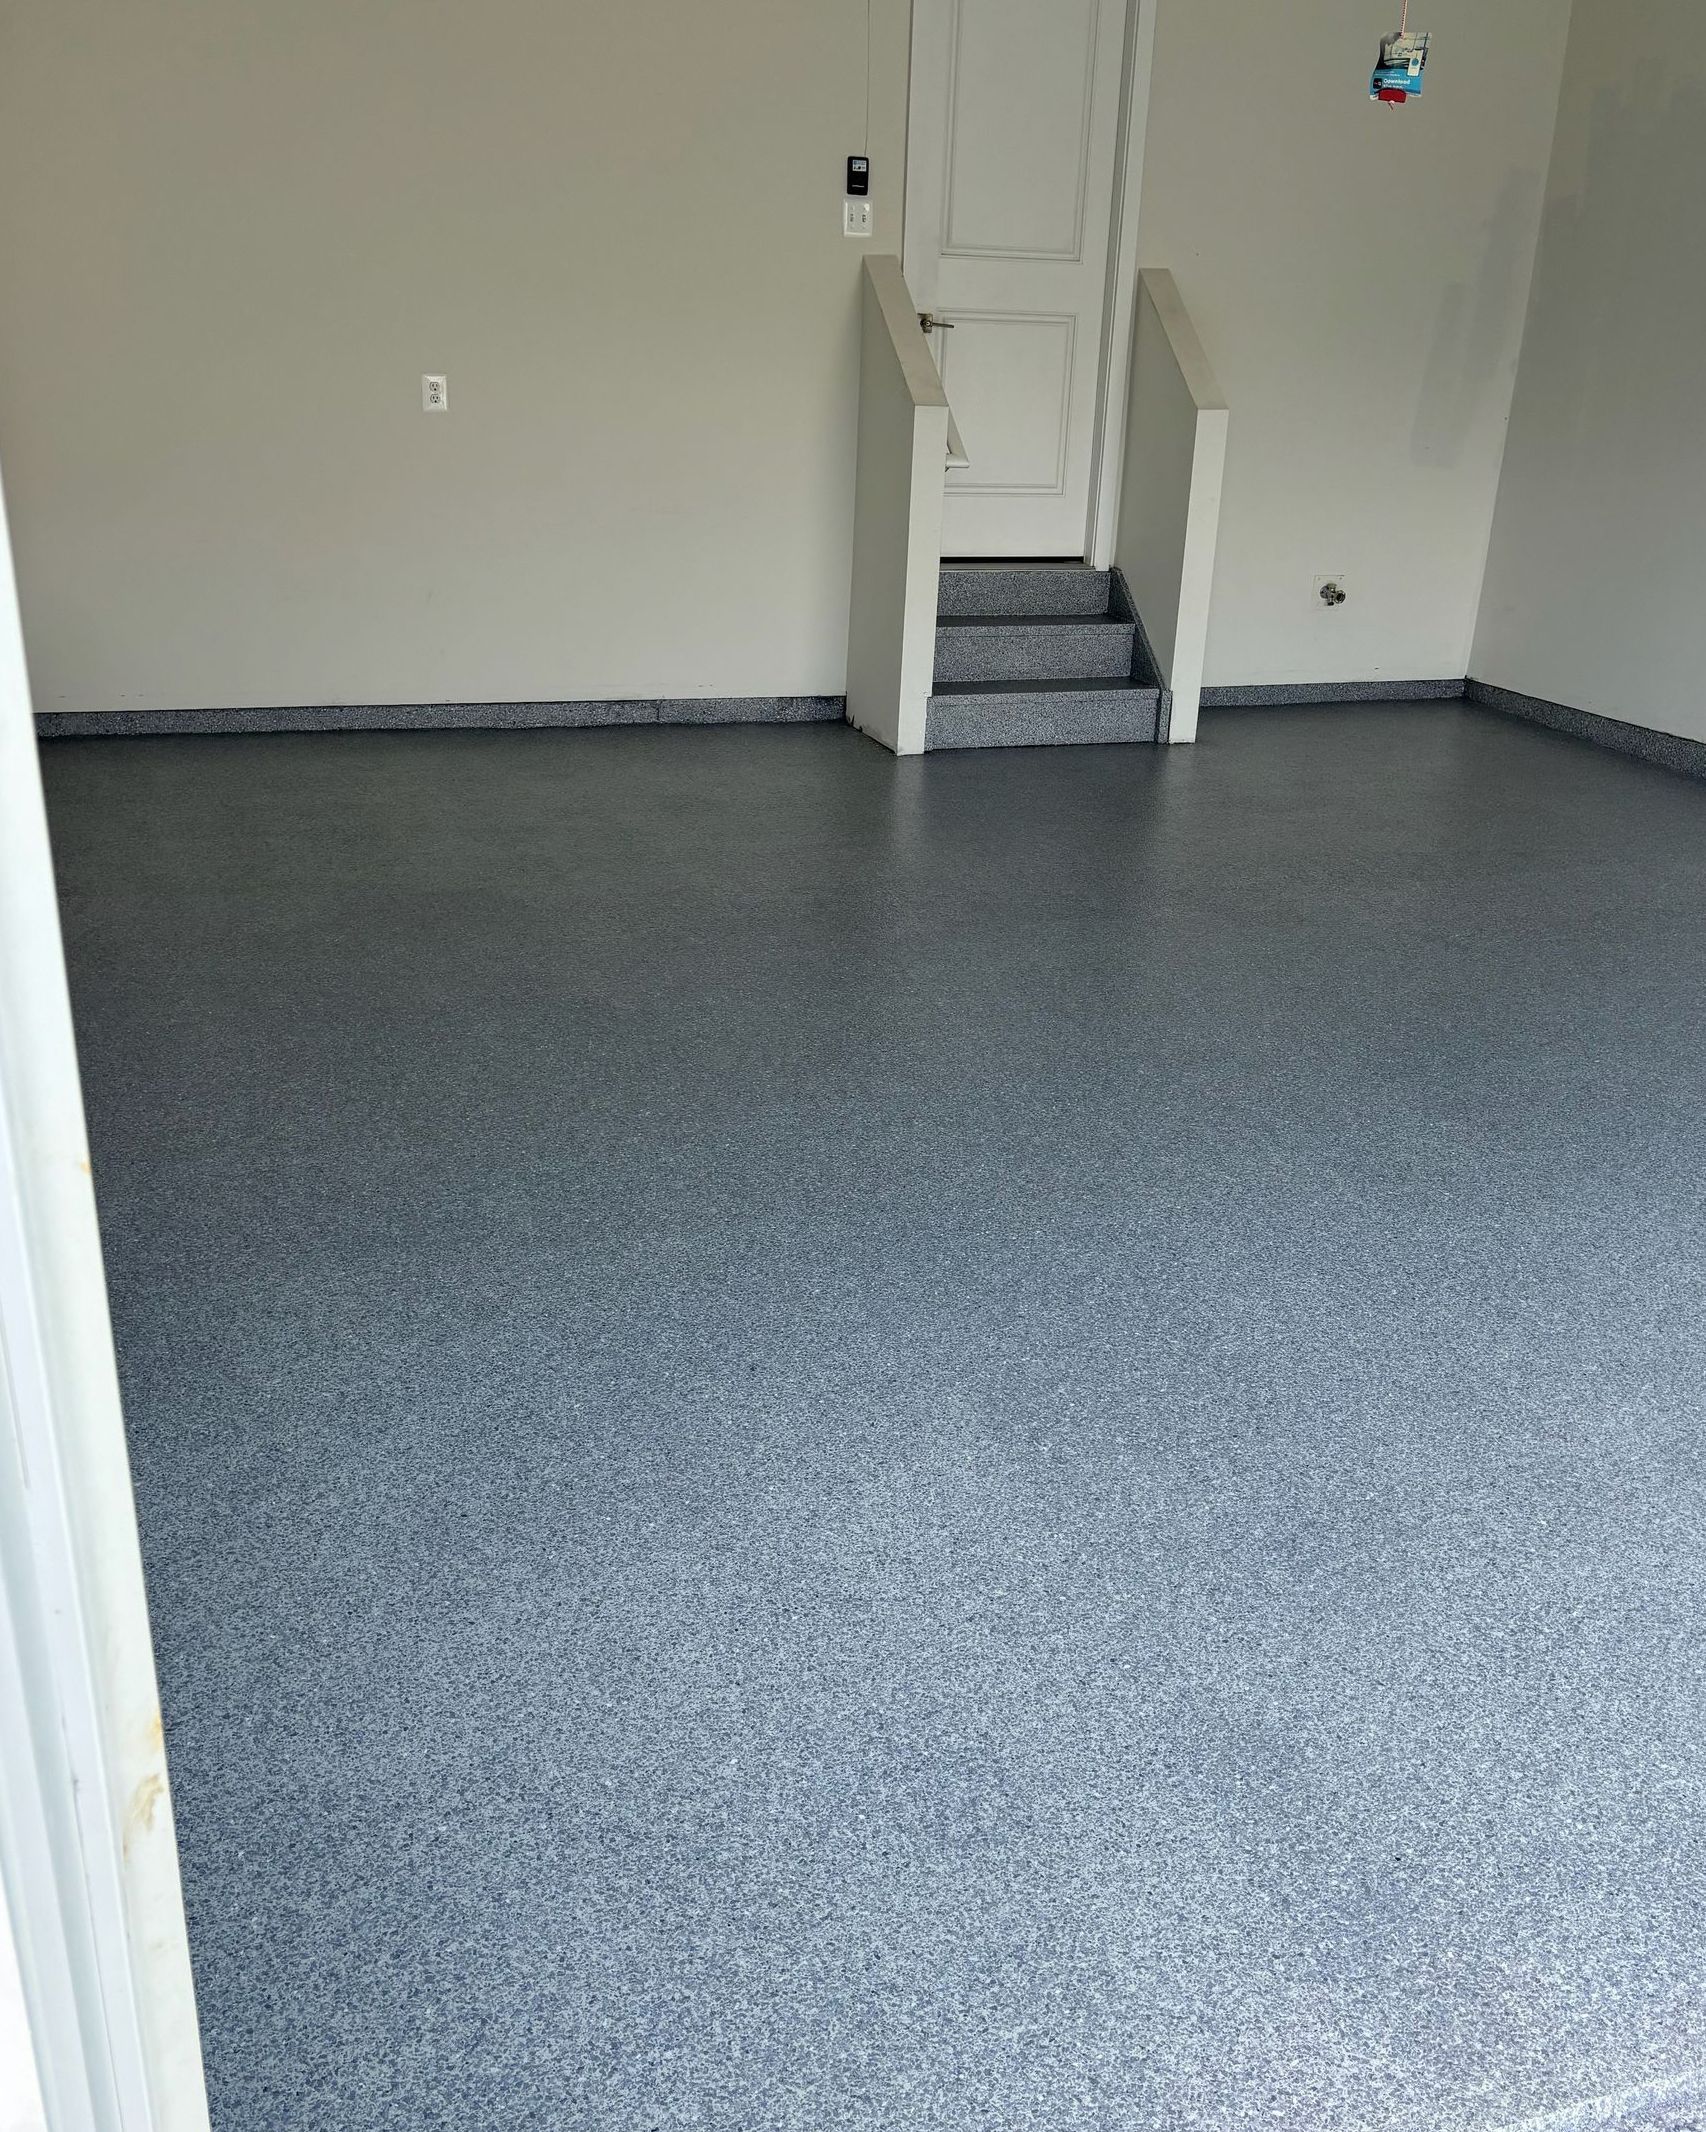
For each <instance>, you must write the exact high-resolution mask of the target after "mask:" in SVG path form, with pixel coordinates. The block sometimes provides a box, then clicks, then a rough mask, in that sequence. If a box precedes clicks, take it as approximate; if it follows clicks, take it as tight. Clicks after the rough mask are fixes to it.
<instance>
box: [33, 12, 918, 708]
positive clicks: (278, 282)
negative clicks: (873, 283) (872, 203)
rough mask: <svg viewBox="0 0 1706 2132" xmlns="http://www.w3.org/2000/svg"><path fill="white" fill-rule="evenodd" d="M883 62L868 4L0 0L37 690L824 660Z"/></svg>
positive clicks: (586, 681)
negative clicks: (866, 183) (440, 394)
mask: <svg viewBox="0 0 1706 2132" xmlns="http://www.w3.org/2000/svg"><path fill="white" fill-rule="evenodd" d="M871 16H872V27H873V40H874V59H873V64H872V68H871V77H870V78H871V99H870V123H871V142H870V145H871V153H872V155H873V158H874V163H875V200H876V209H877V217H876V230H875V234H874V239H873V242H874V243H875V244H877V245H879V246H882V247H884V248H886V249H888V250H891V251H896V252H898V250H899V249H900V238H901V231H900V205H901V200H902V197H903V190H902V182H901V181H902V168H901V165H902V155H903V147H904V131H905V97H906V68H907V37H908V26H907V19H906V18H907V7H906V0H872V7H871ZM866 81H867V69H866V9H865V6H864V5H863V0H715V4H714V5H713V4H707V0H577V4H575V5H565V4H563V0H480V4H478V5H470V4H469V0H53V4H51V5H43V4H42V0H0V460H3V463H4V465H5V469H6V479H7V485H8V489H9V492H10V497H11V504H12V513H13V522H14V531H15V540H16V548H17V564H18V572H19V578H20V582H21V588H22V594H23V600H24V610H25V618H26V624H27V631H28V641H29V650H30V657H31V664H32V670H33V674H34V682H35V690H36V700H37V704H38V707H39V708H41V709H68V710H88V709H110V708H121V707H130V708H133V707H144V708H147V707H157V706H215V705H238V704H273V703H287V704H295V703H327V702H338V701H353V702H386V701H391V702H412V701H429V702H445V701H457V700H487V699H517V698H559V697H602V696H632V695H668V696H691V695H758V694H764V695H768V694H794V693H826V694H837V693H839V692H840V691H841V689H842V686H843V679H844V662H845V646H846V629H847V597H848V573H849V553H850V542H851V535H852V496H853V466H854V419H855V392H854V380H855V372H856V365H857V351H858V330H859V327H858V319H859V301H858V299H859V269H860V263H861V260H862V257H863V255H864V252H865V250H866V249H867V246H866V245H864V244H863V243H861V242H858V241H855V240H849V239H847V238H845V237H844V236H843V235H842V234H841V200H842V186H843V176H842V159H843V157H844V156H845V155H847V154H848V153H849V152H852V151H856V150H857V149H858V148H859V147H860V145H861V139H862V134H863V130H864V126H865V103H866ZM428 370H431V371H444V372H447V373H448V376H449V379H450V411H449V413H448V415H445V416H442V417H427V416H424V415H423V414H422V413H421V411H420V376H421V373H422V372H423V371H428Z"/></svg>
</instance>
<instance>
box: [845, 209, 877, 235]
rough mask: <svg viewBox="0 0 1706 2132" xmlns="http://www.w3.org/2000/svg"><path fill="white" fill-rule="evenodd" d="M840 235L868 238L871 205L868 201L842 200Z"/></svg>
mask: <svg viewBox="0 0 1706 2132" xmlns="http://www.w3.org/2000/svg"><path fill="white" fill-rule="evenodd" d="M841 229H842V234H843V235H844V236H848V237H868V236H869V235H870V234H871V203H870V201H869V200H843V201H842V203H841Z"/></svg>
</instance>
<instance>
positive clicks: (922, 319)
mask: <svg viewBox="0 0 1706 2132" xmlns="http://www.w3.org/2000/svg"><path fill="white" fill-rule="evenodd" d="M918 323H919V325H920V327H921V328H922V329H923V330H924V332H926V333H934V332H936V331H937V330H938V329H940V330H941V331H942V332H943V333H952V332H953V330H954V322H953V320H952V319H951V318H938V317H937V316H936V314H935V312H934V311H920V312H919V314H918Z"/></svg>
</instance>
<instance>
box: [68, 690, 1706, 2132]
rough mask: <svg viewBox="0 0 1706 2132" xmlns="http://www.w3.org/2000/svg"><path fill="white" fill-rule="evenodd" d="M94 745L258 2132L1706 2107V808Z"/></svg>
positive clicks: (151, 1386)
mask: <svg viewBox="0 0 1706 2132" xmlns="http://www.w3.org/2000/svg"><path fill="white" fill-rule="evenodd" d="M46 761H47V766H48V772H49V780H50V787H51V800H52V811H53V821H54V829H55V836H56V845H57V851H58V855H59V860H60V865H61V871H62V876H63V880H64V884H65V908H66V917H67V925H68V938H69V942H70V949H71V958H72V966H73V980H74V991H75V997H76V1006H77V1011H78V1018H79V1026H80V1031H81V1040H82V1046H83V1057H84V1067H85V1075H86V1081H87V1090H88V1096H89V1102H90V1111H91V1122H92V1131H93V1137H94V1146H95V1155H96V1174H97V1181H98V1184H99V1188H100V1194H101V1205H102V1216H103V1224H104V1229H105V1234H106V1238H107V1243H108V1250H109V1256H110V1271H111V1279H112V1288H113V1297H114V1306H115V1311H116V1321H117V1326H118V1333H119V1342H120V1350H121V1358H122V1367H123V1374H124V1380H125V1387H126V1394H127V1400H128V1415H129V1425H130V1429H131V1433H132V1439H133V1451H134V1460H135V1468H136V1476H137V1484H138V1491H139V1501H140V1510H141V1518H142V1527H143V1540H144V1550H145V1556H146V1562H147V1569H148V1575H149V1582H150V1589H151V1594H152V1603H153V1608H154V1617H155V1626H156V1633H157V1638H158V1644H159V1658H160V1666H161V1673H162V1681H163V1690H164V1697H165V1706H166V1715H167V1730H168V1740H169V1745H170V1750H171V1756H172V1768H173V1774H174V1780H175V1791H176V1803H177V1812H178V1821H179V1830H180V1836H181V1841H182V1846H183V1859H184V1871H185V1877H186V1884H187V1893H188V1902H189V1909H190V1917H191V1937H192V1942H193V1949H194V1958H195V1967H196V1977H197V1984H198V1991H199V1996H200V2004H201V2011H202V2019H203V2024H204V2031H205V2044H206V2052H207V2061H208V2069H209V2076H210V2081H211V2088H212V2096H213V2103H214V2112H215V2121H216V2124H217V2126H218V2128H219V2132H325V2128H327V2127H337V2128H338V2132H404V2128H408V2132H440V2128H442V2132H450V2128H453V2127H454V2128H456V2132H470V2128H493V2132H497V2128H500V2127H501V2128H504V2132H524V2128H525V2132H532V2128H540V2132H544V2128H550V2132H678V2128H687V2127H692V2128H698V2132H1092V2128H1094V2132H1187V2128H1188V2132H1491V2128H1505V2127H1515V2126H1521V2125H1526V2124H1528V2123H1530V2121H1531V2120H1539V2121H1541V2123H1542V2124H1545V2123H1548V2122H1549V2121H1551V2120H1552V2119H1553V2118H1555V2117H1558V2116H1559V2115H1560V2113H1569V2112H1586V2111H1589V2110H1590V2106H1592V2105H1594V2104H1595V2103H1596V2102H1597V2103H1598V2104H1600V2106H1601V2107H1600V2108H1599V2109H1597V2110H1596V2111H1593V2113H1592V2114H1591V2115H1584V2116H1582V2117H1581V2120H1580V2121H1581V2122H1582V2123H1584V2124H1586V2123H1592V2124H1601V2123H1614V2124H1615V2123H1620V2122H1626V2123H1630V2124H1634V2123H1642V2124H1657V2123H1663V2124H1665V2125H1667V2126H1670V2125H1672V2124H1677V2125H1680V2124H1683V2123H1685V2122H1688V2121H1690V2119H1691V2117H1692V2116H1693V2115H1695V2114H1696V2113H1694V2112H1692V2111H1691V2110H1690V2109H1689V2108H1688V2107H1687V2095H1688V2093H1689V2092H1690V2088H1689V2084H1690V2083H1691V2082H1693V2081H1695V2080H1696V2079H1698V2077H1699V2075H1700V2074H1701V2072H1702V2069H1703V2068H1706V1692H1703V1691H1706V1486H1703V1474H1706V1450H1703V1444H1702V1419H1703V1406H1706V1100H1703V1099H1706V1087H1703V1082H1706V1041H1703V1038H1706V1029H1703V1007H1706V926H1703V925H1702V922H1701V914H1702V911H1703V910H1706V788H1702V787H1701V786H1700V785H1698V784H1695V783H1690V782H1688V781H1686V780H1684V779H1681V778H1676V777H1671V776H1667V775H1665V774H1664V773H1663V772H1661V771H1657V770H1654V769H1651V768H1648V767H1645V766H1643V765H1640V764H1638V763H1632V762H1628V761H1623V760H1618V759H1614V758H1612V757H1610V756H1608V755H1604V754H1600V753H1596V752H1595V751H1593V750H1592V749H1590V748H1588V747H1586V746H1583V745H1581V744H1579V743H1577V742H1574V741H1571V740H1568V739H1565V738H1562V737H1560V736H1557V735H1554V734H1550V733H1545V732H1541V731H1537V730H1533V729H1530V728H1527V727H1525V726H1522V725H1520V724H1517V723H1515V722H1507V721H1503V720H1501V719H1499V718H1497V717H1494V716H1491V715H1489V714H1486V713H1483V712H1479V711H1476V710H1473V709H1469V708H1466V707H1461V706H1447V707H1435V706H1428V707H1425V708H1378V709H1372V710H1361V709H1358V710H1346V709H1333V710H1329V711H1322V712H1313V711H1287V712H1274V711H1259V712H1252V713H1242V714H1240V713H1234V712H1225V713H1216V714H1212V715H1210V716H1209V717H1207V718H1205V720H1204V727H1203V739H1202V741H1201V743H1200V744H1199V746H1198V747H1197V748H1196V749H1194V750H1174V751H1171V752H1169V751H1166V750H1160V751H1150V750H1144V749H1138V748H1128V749H1083V750H1062V749H1047V750H1037V751H1007V752H998V753H993V754H971V755H959V756H944V757H931V758H927V759H924V760H921V761H914V762H909V763H902V764H896V763H895V762H893V761H891V760H890V759H889V758H888V757H886V756H885V755H883V754H882V753H881V752H880V751H879V750H877V749H876V748H875V747H873V746H871V745H869V744H868V743H866V742H863V741H861V740H859V739H858V738H857V737H855V736H854V735H853V734H852V733H851V732H850V731H847V730H845V729H842V728H818V729H802V730H799V731H792V730H751V731H726V732H724V731H719V732H692V731H669V732H651V731H633V732H606V733H599V732H585V733H557V732H543V733H504V734H476V733H455V734H448V733H447V734H419V735H407V736H399V735H383V736H381V735H340V736H335V737H325V738H321V737H303V736H292V737H286V738H269V739H251V738H244V739H229V740H210V739H186V740H171V741H158V740H149V741H90V742H78V743H62V744H59V745H57V746H54V747H50V748H49V749H48V750H47V753H46ZM1618 2097H1624V2098H1628V2099H1629V2100H1628V2106H1627V2108H1625V2107H1624V2106H1623V2105H1621V2104H1619V2103H1617V2102H1616V2101H1615V2100H1614V2099H1615V2098H1618ZM1679 2098H1681V2099H1680V2100H1679ZM1666 2112H1668V2114H1663V2113H1666ZM1655 2113H1658V2114H1655ZM1698 2114H1700V2115H1702V2116H1706V2111H1703V2112H1701V2113H1698ZM1563 2121H1564V2122H1574V2121H1575V2120H1574V2119H1571V2118H1567V2117H1566V2118H1564V2120H1563Z"/></svg>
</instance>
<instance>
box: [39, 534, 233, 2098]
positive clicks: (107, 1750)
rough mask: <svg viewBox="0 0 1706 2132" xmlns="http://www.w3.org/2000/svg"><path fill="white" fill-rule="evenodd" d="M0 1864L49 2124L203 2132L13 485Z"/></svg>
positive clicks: (196, 2040)
mask: <svg viewBox="0 0 1706 2132" xmlns="http://www.w3.org/2000/svg"><path fill="white" fill-rule="evenodd" d="M0 1799H3V1801H4V1804H3V1806H0V1868H3V1870H4V1874H5V1881H6V1892H7V1899H8V1904H9V1907H10V1910H11V1918H12V1930H13V1934H14V1937H15V1940H16V1943H17V1949H18V1963H19V1970H20V1973H21V1976H22V1981H23V1986H24V1995H25V2003H26V2005H27V2007H28V2010H29V2017H30V2028H31V2038H32V2042H33V2044H34V2048H35V2055H36V2060H37V2071H38V2075H39V2078H40V2082H41V2087H42V2091H43V2098H44V2102H45V2104H46V2107H47V2109H48V2111H49V2123H50V2124H51V2125H52V2126H53V2127H54V2132H207V2125H208V2115H207V2096H206V2091H205V2085H204V2081H203V2076H202V2061H201V2044H200V2036H199V2032H198V2029H197V2025H196V2014H195V1997H194V1990H193V1987H192V1984H191V1980H190V1965H189V1946H188V1940H187V1937H186V1933H185V1928H184V1912H183V1899H182V1893H181V1890H180V1887H179V1881H178V1851H177V1841H176V1837H175V1835H174V1832H173V1827H172V1809H171V1799H170V1796H169V1794H168V1792H167V1788H166V1762H165V1750H164V1747H163V1745H162V1742H161V1734H160V1706H159V1702H158V1698H157V1695H156V1690H155V1681H154V1657H153V1646H152V1643H151V1641H150V1637H149V1629H148V1609H147V1602H146V1599H145V1597H144V1592H143V1582H142V1557H141V1550H140V1546H139V1543H138V1538H137V1530H136V1511H135V1505H134V1502H133V1499H132V1494H131V1483H130V1465H129V1458H128V1455H127V1452H126V1447H125V1438H124V1423H123V1417H122V1414H121V1411H120V1406H119V1388H118V1372H117V1365H116V1363H115V1360H114V1356H113V1346H112V1331H111V1326H110V1324H109V1321H108V1317H107V1298H106V1281H105V1274H104V1271H103V1268H102V1262H101V1241H100V1232H99V1229H98V1227H97V1226H96V1220H95V1197H94V1188H93V1185H92V1183H91V1181H90V1174H89V1159H88V1149H87V1141H86V1133H85V1127H84V1122H83V1101H82V1092H81V1088H80V1085H79V1082H78V1077H77V1052H76V1044H75V1040H74V1037H73V1033H72V1024H71V1004H70V997H69V993H68V991H67V987H66V977H65V960H64V952H63V948H62V945H61V939H60V929H59V907H58V898H57V894H56V889H55V883H54V876H53V864H52V859H51V856H50V853H49V849H48V838H47V820H46V813H45V809H44V806H43V802H42V789H41V772H40V766H39V763H38V760H37V754H36V740H35V731H34V722H33V720H32V718H31V712H30V696H29V686H28V680H27V676H26V673H25V669H24V648H23V636H22V630H21V626H20V623H19V618H18V606H17V597H16V592H15V589H14V585H13V580H12V571H11V552H10V549H9V547H8V544H7V537H6V518H5V504H4V498H3V497H0Z"/></svg>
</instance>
